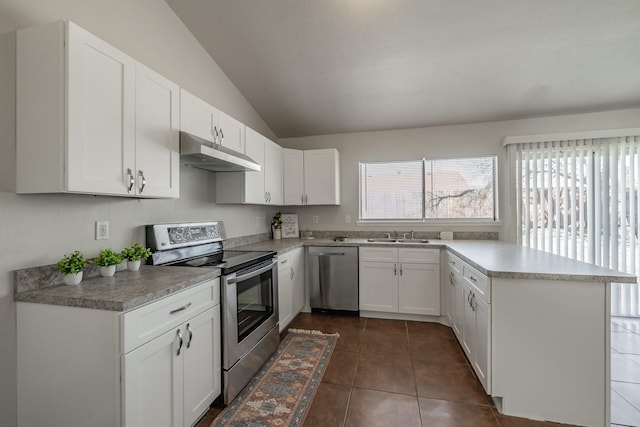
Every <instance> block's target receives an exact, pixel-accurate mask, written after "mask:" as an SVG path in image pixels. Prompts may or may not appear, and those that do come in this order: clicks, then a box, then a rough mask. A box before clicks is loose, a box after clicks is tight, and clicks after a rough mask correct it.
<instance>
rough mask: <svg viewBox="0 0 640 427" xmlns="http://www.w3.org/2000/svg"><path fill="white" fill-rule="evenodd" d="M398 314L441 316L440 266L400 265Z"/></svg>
mask: <svg viewBox="0 0 640 427" xmlns="http://www.w3.org/2000/svg"><path fill="white" fill-rule="evenodd" d="M398 272H399V280H398V312H399V313H411V314H424V315H430V316H439V315H440V266H439V265H438V264H411V263H399V271H398Z"/></svg>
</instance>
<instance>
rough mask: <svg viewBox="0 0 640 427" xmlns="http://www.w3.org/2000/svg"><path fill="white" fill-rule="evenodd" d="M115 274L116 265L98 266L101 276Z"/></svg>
mask: <svg viewBox="0 0 640 427" xmlns="http://www.w3.org/2000/svg"><path fill="white" fill-rule="evenodd" d="M114 274H116V266H115V265H110V266H108V267H102V266H101V267H100V275H101V276H102V277H111V276H113V275H114Z"/></svg>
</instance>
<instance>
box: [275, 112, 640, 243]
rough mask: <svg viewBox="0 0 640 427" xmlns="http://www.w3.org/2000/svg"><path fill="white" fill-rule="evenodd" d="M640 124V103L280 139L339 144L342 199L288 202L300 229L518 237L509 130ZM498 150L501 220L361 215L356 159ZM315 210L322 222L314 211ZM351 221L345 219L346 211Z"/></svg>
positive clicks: (303, 145) (294, 144)
mask: <svg viewBox="0 0 640 427" xmlns="http://www.w3.org/2000/svg"><path fill="white" fill-rule="evenodd" d="M630 127H640V109H637V108H636V109H629V110H620V111H610V112H602V113H591V114H577V115H566V116H556V117H545V118H532V119H524V120H509V121H501V122H490V123H477V124H464V125H455V126H435V127H428V128H419V129H402V130H390V131H382V132H360V133H348V134H335V135H321V136H311V137H302V138H286V139H280V140H279V143H280V145H282V146H284V147H288V148H298V149H312V148H337V149H338V151H340V162H341V163H340V166H341V167H340V169H341V170H340V173H341V180H342V182H341V193H342V203H341V205H340V206H322V207H309V206H306V207H288V208H284V209H283V212H287V213H297V214H298V220H299V224H300V229H301V230H357V231H364V230H378V231H388V230H393V229H398V230H399V231H408V230H414V231H442V230H452V231H497V232H499V236H500V240H506V241H515V206H513V204H511V203H509V201H508V200H507V196H508V194H510V191H511V188H510V185H511V182H512V179H511V178H510V174H509V167H508V166H509V165H508V162H507V150H506V148H504V147H503V146H502V140H503V139H504V137H506V136H511V135H531V134H543V133H554V132H570V131H582V130H595V129H615V128H630ZM484 155H497V156H498V171H499V172H498V173H499V176H498V186H499V213H500V218H501V221H500V222H499V223H497V224H493V225H491V224H484V225H477V224H476V225H450V224H446V225H444V224H442V223H440V224H437V225H418V224H410V225H394V224H385V225H378V226H375V225H367V224H356V221H357V219H358V209H359V207H358V179H359V176H358V162H370V161H382V160H415V159H420V158H422V157H427V158H446V157H457V156H459V157H465V156H466V157H471V156H484ZM314 215H317V216H318V217H319V218H318V223H317V224H313V222H312V217H313V216H314ZM346 215H350V216H351V221H352V222H351V223H350V224H346V223H345V216H346Z"/></svg>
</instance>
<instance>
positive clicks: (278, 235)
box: [273, 228, 282, 240]
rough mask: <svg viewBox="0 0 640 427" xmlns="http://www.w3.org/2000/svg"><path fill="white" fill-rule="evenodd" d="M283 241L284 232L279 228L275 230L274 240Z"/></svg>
mask: <svg viewBox="0 0 640 427" xmlns="http://www.w3.org/2000/svg"><path fill="white" fill-rule="evenodd" d="M280 239H282V230H281V229H279V228H274V229H273V240H280Z"/></svg>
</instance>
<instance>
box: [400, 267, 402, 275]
mask: <svg viewBox="0 0 640 427" xmlns="http://www.w3.org/2000/svg"><path fill="white" fill-rule="evenodd" d="M400 275H401V276H402V264H400Z"/></svg>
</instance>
